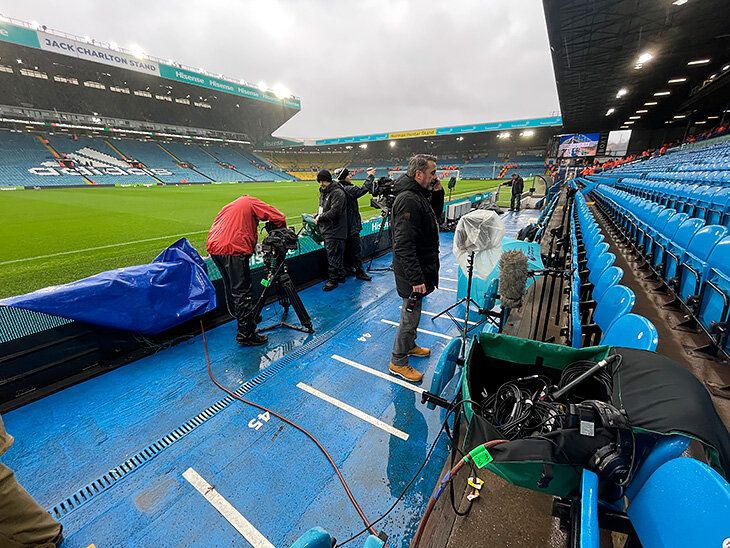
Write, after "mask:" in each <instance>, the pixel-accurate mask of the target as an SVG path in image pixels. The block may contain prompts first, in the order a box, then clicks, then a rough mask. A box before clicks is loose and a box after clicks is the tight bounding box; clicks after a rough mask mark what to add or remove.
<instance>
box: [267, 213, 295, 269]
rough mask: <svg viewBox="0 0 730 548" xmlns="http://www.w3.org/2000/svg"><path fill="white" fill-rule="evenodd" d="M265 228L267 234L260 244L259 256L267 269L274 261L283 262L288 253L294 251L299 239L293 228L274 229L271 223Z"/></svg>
mask: <svg viewBox="0 0 730 548" xmlns="http://www.w3.org/2000/svg"><path fill="white" fill-rule="evenodd" d="M265 228H266V231H267V232H268V234H267V235H266V238H264V239H263V241H262V242H261V254H262V255H263V258H264V264H265V265H266V266H267V267H269V266H271V263H272V262H274V261H276V262H278V261H282V260H284V257H286V254H287V252H288V251H290V250H294V249H296V248H297V245H298V242H299V239H298V238H297V234H296V232H294V229H293V228H276V226H275V225H274V224H272V223H271V221H269V222H267V223H266V227H265Z"/></svg>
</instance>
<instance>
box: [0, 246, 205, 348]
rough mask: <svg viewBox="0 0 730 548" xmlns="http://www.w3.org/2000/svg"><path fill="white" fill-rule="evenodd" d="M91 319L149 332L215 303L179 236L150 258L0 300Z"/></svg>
mask: <svg viewBox="0 0 730 548" xmlns="http://www.w3.org/2000/svg"><path fill="white" fill-rule="evenodd" d="M0 306H14V307H17V308H24V309H26V310H32V311H34V312H43V313H45V314H52V315H54V316H61V317H62V318H69V319H71V320H76V321H79V322H85V323H89V324H93V325H99V326H104V327H111V328H115V329H123V330H126V331H134V332H136V333H144V334H147V335H154V334H157V333H161V332H162V331H165V330H166V329H170V328H171V327H175V326H176V325H179V324H181V323H183V322H186V321H188V320H190V319H192V318H194V317H196V316H199V315H201V314H203V313H205V312H208V311H209V310H213V309H214V308H215V306H216V299H215V289H214V287H213V284H212V283H211V281H210V279H209V278H208V269H207V267H206V265H205V261H203V258H202V257H201V256H200V255H199V254H198V252H197V251H195V248H193V246H192V245H190V242H189V241H188V240H187V239H185V238H182V239H180V240H178V241H177V242H175V243H174V244H172V245H171V246H170V247H168V248H167V249H165V250H164V251H163V252H162V253H160V254H159V255H158V256H157V257H156V258H155V259H154V260H153V261H152V262H151V263H149V264H145V265H139V266H129V267H126V268H118V269H116V270H109V271H107V272H102V273H101V274H97V275H95V276H90V277H88V278H84V279H83V280H78V281H76V282H72V283H68V284H64V285H57V286H52V287H47V288H45V289H39V290H38V291H34V292H33V293H28V294H26V295H18V296H17V297H9V298H7V299H2V300H0Z"/></svg>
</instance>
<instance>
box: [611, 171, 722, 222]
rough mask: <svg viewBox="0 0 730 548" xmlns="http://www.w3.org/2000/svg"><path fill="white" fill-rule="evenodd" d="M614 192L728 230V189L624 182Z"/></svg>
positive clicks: (648, 182)
mask: <svg viewBox="0 0 730 548" xmlns="http://www.w3.org/2000/svg"><path fill="white" fill-rule="evenodd" d="M615 186H616V188H620V189H622V190H625V191H627V192H629V193H631V194H634V195H636V196H639V197H641V198H646V199H648V200H651V201H653V202H656V203H658V204H660V205H662V206H664V207H668V208H671V209H674V210H676V211H677V212H679V213H687V215H689V216H690V217H698V218H700V219H703V220H705V221H706V222H708V223H711V224H722V225H726V226H730V186H728V187H718V186H711V185H693V184H686V183H662V182H657V181H649V180H642V179H633V178H625V179H621V180H620V181H619V182H617V183H616V184H615Z"/></svg>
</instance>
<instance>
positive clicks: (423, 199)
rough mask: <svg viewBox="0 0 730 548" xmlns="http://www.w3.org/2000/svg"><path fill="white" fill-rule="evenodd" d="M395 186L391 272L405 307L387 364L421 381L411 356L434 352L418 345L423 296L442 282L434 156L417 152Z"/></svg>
mask: <svg viewBox="0 0 730 548" xmlns="http://www.w3.org/2000/svg"><path fill="white" fill-rule="evenodd" d="M394 190H395V193H396V197H395V201H394V202H393V210H392V221H391V222H392V231H393V232H392V236H393V272H394V273H395V285H396V289H397V290H398V295H399V296H400V297H401V298H402V299H403V308H402V309H401V316H400V326H399V327H398V333H397V334H396V337H395V343H394V344H393V356H392V358H391V361H390V366H389V369H390V372H391V374H393V375H397V376H399V377H402V378H404V379H406V380H408V381H411V382H421V380H422V379H423V375H422V374H421V373H419V372H418V371H416V370H415V369H413V367H411V366H410V365H409V363H408V356H415V357H426V356H429V355H430V353H431V351H430V350H429V349H428V348H422V347H420V346H416V329H417V328H418V323H419V321H420V319H421V299H422V298H423V296H424V295H427V294H428V293H430V292H432V291H433V290H434V289H435V288H436V287H438V280H439V230H438V218H439V217H440V216H441V212H442V210H443V206H444V189H443V187H442V186H441V183H439V181H438V178H437V177H436V157H434V156H429V155H427V154H416V155H415V156H413V157H412V158H411V159H410V160H409V162H408V170H407V171H406V174H405V175H402V176H401V177H400V178H399V179H398V180H397V181H396V182H395V185H394ZM408 308H412V311H409V310H408Z"/></svg>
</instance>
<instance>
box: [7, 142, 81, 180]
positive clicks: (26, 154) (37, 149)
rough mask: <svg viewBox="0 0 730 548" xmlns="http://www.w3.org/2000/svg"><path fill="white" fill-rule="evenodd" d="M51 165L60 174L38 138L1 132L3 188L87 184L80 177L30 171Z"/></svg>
mask: <svg viewBox="0 0 730 548" xmlns="http://www.w3.org/2000/svg"><path fill="white" fill-rule="evenodd" d="M47 163H50V164H51V165H53V166H55V167H56V168H58V169H59V171H60V169H61V166H60V165H59V164H58V162H56V160H55V158H54V156H53V154H52V153H51V151H50V150H49V149H47V148H46V147H45V146H44V145H43V143H41V142H40V141H39V140H38V138H37V136H35V135H31V134H29V133H15V132H9V131H2V132H0V186H65V185H84V184H86V182H85V181H84V179H83V177H81V176H79V175H70V174H61V173H59V174H57V175H54V176H42V175H36V174H33V173H31V172H29V171H28V169H29V168H35V167H43V166H44V165H45V164H47Z"/></svg>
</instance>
